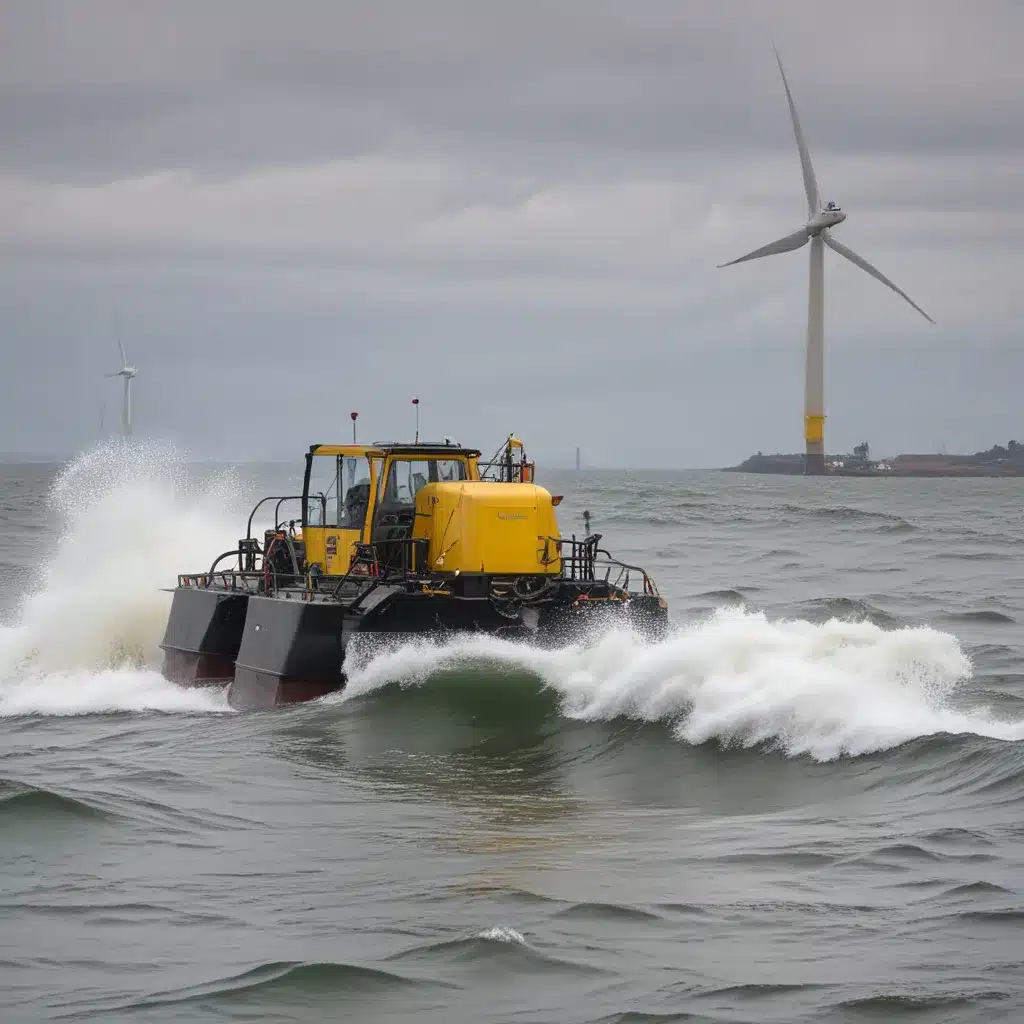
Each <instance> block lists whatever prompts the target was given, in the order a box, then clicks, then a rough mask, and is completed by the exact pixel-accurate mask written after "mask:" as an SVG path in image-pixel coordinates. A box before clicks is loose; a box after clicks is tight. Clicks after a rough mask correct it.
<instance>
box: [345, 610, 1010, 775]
mask: <svg viewBox="0 0 1024 1024" xmlns="http://www.w3.org/2000/svg"><path fill="white" fill-rule="evenodd" d="M350 666H351V667H350V670H349V685H348V687H347V689H346V691H345V692H344V693H343V694H340V695H338V696H337V697H332V698H327V700H328V701H342V702H345V701H352V700H355V699H359V698H368V697H372V696H374V695H375V694H378V693H380V692H381V691H383V690H385V689H387V688H390V687H396V686H397V687H410V686H419V687H422V686H427V685H431V683H432V681H436V680H437V679H438V678H439V677H442V676H444V675H445V674H451V673H452V672H458V673H459V676H460V681H461V684H462V685H466V686H474V687H479V686H485V685H487V686H502V685H503V681H502V679H501V678H500V676H502V675H506V674H508V673H509V672H520V673H527V674H529V675H530V676H532V677H534V678H535V679H536V680H538V682H539V684H540V687H541V689H543V690H546V691H549V692H550V693H551V694H553V695H554V696H555V699H556V701H557V710H558V712H559V713H560V714H561V715H563V716H565V717H566V718H569V719H573V720H577V721H608V720H613V719H616V718H630V719H636V720H641V721H645V722H660V723H663V724H664V725H666V726H668V727H669V728H670V729H671V730H672V732H673V734H674V735H675V737H676V738H678V739H679V740H681V741H683V742H686V743H690V744H700V743H705V742H708V741H710V740H716V741H718V742H720V743H721V744H723V745H725V746H731V745H737V746H742V747H753V746H758V745H762V744H763V745H767V746H769V747H773V748H776V749H779V750H781V751H783V752H785V753H786V754H789V755H800V754H806V755H810V756H811V757H813V758H815V759H817V760H822V761H827V760H832V759H835V758H837V757H840V756H843V755H851V756H856V755H860V754H867V753H872V752H875V751H880V750H886V749H889V748H891V747H894V746H898V745H900V744H903V743H906V742H908V741H910V740H913V739H917V738H920V737H924V736H931V735H936V734H940V733H945V734H957V735H962V734H973V735H979V736H984V737H989V738H993V739H999V740H1022V739H1024V722H1005V721H999V720H997V719H995V718H993V717H992V716H991V715H990V714H988V713H987V712H986V711H984V710H978V709H972V710H970V711H966V710H960V709H958V708H957V707H956V705H955V700H956V697H957V692H958V690H959V688H960V686H961V684H962V683H963V682H964V681H966V680H968V679H969V678H970V675H971V665H970V661H969V659H968V658H967V656H966V655H965V654H964V652H963V650H962V649H961V647H960V644H959V643H958V641H957V640H956V638H955V637H953V636H951V635H949V634H947V633H942V632H939V631H937V630H934V629H930V628H927V627H918V628H905V629H897V630H885V629H882V628H880V627H878V626H876V625H874V624H872V623H870V622H849V621H840V620H837V619H832V620H830V621H828V622H826V623H823V624H815V623H811V622H806V621H803V620H792V621H771V620H769V619H768V618H767V617H766V616H765V615H764V614H762V613H758V612H751V611H748V610H746V609H745V608H720V609H718V610H716V611H715V612H714V613H713V614H712V615H711V616H710V617H709V618H708V619H706V620H704V621H702V622H700V623H697V624H694V625H691V626H687V627H681V628H678V629H677V630H676V631H675V632H674V633H673V635H671V636H670V637H669V638H668V639H666V640H664V641H663V642H661V643H658V644H650V643H646V642H644V641H643V640H642V639H641V638H638V637H635V636H632V635H630V634H628V633H623V632H610V633H608V634H606V635H605V636H604V637H602V638H600V639H599V640H597V641H596V642H595V643H594V644H593V645H592V646H590V647H587V648H584V647H569V648H565V649H562V650H543V649H540V648H536V647H532V646H527V645H523V644H519V643H512V642H509V641H503V640H499V639H496V638H493V637H486V636H478V637H465V638H461V639H457V640H454V641H450V642H446V643H441V642H430V641H427V640H423V641H407V642H403V643H402V644H400V645H397V646H393V647H392V648H391V649H387V648H385V649H381V646H380V645H378V644H373V643H370V642H364V643H363V644H361V645H357V646H356V648H355V649H354V650H353V651H352V661H351V662H350ZM471 669H473V670H475V671H472V672H470V671H469V670H471ZM485 675H489V676H490V677H491V678H490V679H487V678H485ZM495 675H497V676H499V678H494V676H495Z"/></svg>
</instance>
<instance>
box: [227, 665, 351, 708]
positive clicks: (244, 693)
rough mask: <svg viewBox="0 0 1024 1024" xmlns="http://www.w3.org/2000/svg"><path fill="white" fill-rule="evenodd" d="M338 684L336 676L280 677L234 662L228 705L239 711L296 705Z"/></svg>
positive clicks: (333, 689)
mask: <svg viewBox="0 0 1024 1024" xmlns="http://www.w3.org/2000/svg"><path fill="white" fill-rule="evenodd" d="M342 685H343V684H342V681H341V680H340V679H339V680H338V681H337V682H325V681H319V682H314V681H311V680H307V679H282V678H281V677H280V676H276V675H273V674H272V673H270V672H261V671H260V670H259V669H253V668H247V667H245V666H244V665H238V666H236V668H235V678H234V680H233V682H232V683H231V685H230V686H229V687H228V704H229V705H230V706H231V707H233V708H237V709H239V710H242V709H246V710H249V709H255V708H274V707H279V706H280V705H281V704H300V703H302V702H304V701H307V700H316V699H317V698H318V697H326V696H327V694H329V693H336V692H337V691H338V690H340V689H341V688H342Z"/></svg>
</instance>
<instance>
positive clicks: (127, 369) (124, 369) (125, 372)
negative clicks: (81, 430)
mask: <svg viewBox="0 0 1024 1024" xmlns="http://www.w3.org/2000/svg"><path fill="white" fill-rule="evenodd" d="M117 347H118V349H120V351H121V369H120V370H118V371H117V372H116V373H105V374H104V375H103V376H104V377H123V378H124V405H123V406H122V407H121V433H122V434H123V435H124V436H125V437H129V436H130V435H131V432H132V377H134V376H136V374H138V372H139V371H138V370H137V369H135V367H134V366H129V365H128V357H127V356H126V355H125V354H124V345H122V344H121V341H120V339H118V342H117Z"/></svg>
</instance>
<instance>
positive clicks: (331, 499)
mask: <svg viewBox="0 0 1024 1024" xmlns="http://www.w3.org/2000/svg"><path fill="white" fill-rule="evenodd" d="M306 525H307V526H337V525H338V457H337V456H336V455H314V456H313V458H312V460H311V462H310V467H309V490H308V492H307V494H306Z"/></svg>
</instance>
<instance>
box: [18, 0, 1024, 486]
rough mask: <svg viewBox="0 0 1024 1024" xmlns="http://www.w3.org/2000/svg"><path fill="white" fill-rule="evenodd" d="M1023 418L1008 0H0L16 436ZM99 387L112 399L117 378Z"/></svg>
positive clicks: (569, 440) (841, 431)
mask: <svg viewBox="0 0 1024 1024" xmlns="http://www.w3.org/2000/svg"><path fill="white" fill-rule="evenodd" d="M773 39H774V41H775V43H776V44H777V46H778V48H779V52H780V54H781V56H782V60H783V62H784V64H785V67H786V72H787V75H788V77H789V81H790V85H791V88H792V90H793V94H794V98H795V101H796V104H797V107H798V109H799V112H800V116H801V120H802V122H803V128H804V133H805V136H806V138H807V142H808V146H809V148H810V152H811V156H812V159H813V161H814V165H815V170H816V172H817V177H818V181H819V184H820V186H821V191H822V198H823V200H827V199H833V200H835V201H836V202H838V203H840V204H841V205H842V207H843V209H844V210H846V212H847V214H848V220H847V221H846V222H845V223H844V224H842V225H841V226H840V227H839V228H837V229H836V230H835V234H836V237H837V238H838V239H840V240H841V241H843V242H844V243H845V244H847V245H848V246H850V247H852V248H853V249H854V250H855V251H856V252H857V253H859V254H860V255H861V256H863V257H864V258H865V259H867V260H869V261H870V262H872V263H873V264H875V266H877V267H878V268H879V269H880V270H882V272H883V273H885V274H886V275H888V276H889V277H890V278H892V279H893V280H894V281H895V282H896V284H898V285H899V286H900V287H901V288H903V289H904V290H905V291H906V292H907V293H908V294H909V295H910V296H911V298H913V299H914V301H915V302H917V303H918V304H919V305H920V306H922V307H923V308H924V309H925V310H926V311H927V312H928V313H929V315H930V316H931V317H932V318H933V319H934V320H935V321H936V324H935V325H934V326H933V325H931V324H929V323H927V322H926V321H925V320H924V319H923V318H922V317H921V316H920V315H919V314H918V313H916V312H915V311H914V310H913V309H911V308H910V307H909V306H908V305H907V304H906V303H905V302H903V300H902V299H900V298H899V297H898V296H896V295H894V294H893V293H892V292H890V291H889V290H888V289H886V288H884V287H883V286H882V285H880V284H879V283H878V282H876V281H874V280H872V279H871V278H869V277H868V276H867V275H865V274H864V273H863V272H861V271H860V270H858V269H856V268H855V267H853V266H851V265H850V264H848V263H846V262H845V261H844V260H842V259H841V258H840V257H839V256H837V255H836V254H835V253H831V252H827V253H826V268H825V275H826V410H827V413H828V420H827V427H826V442H827V447H828V449H829V450H830V451H848V450H850V448H851V447H852V446H853V445H854V444H856V443H857V442H858V441H860V440H863V439H867V440H869V441H870V442H871V444H872V449H873V451H875V452H876V453H878V454H895V453H898V452H909V451H935V450H937V449H938V448H939V446H940V445H945V446H946V447H947V448H948V449H949V450H950V451H974V450H976V449H978V448H983V447H988V446H989V445H991V444H993V443H995V442H1005V441H1006V440H1007V439H1009V438H1011V437H1017V438H1024V417H1022V413H1021V399H1020V395H1021V384H1022V381H1024V347H1022V344H1021V341H1022V338H1021V333H1022V332H1021V323H1022V320H1024V284H1022V282H1024V256H1022V250H1021V239H1022V238H1024V174H1022V170H1021V168H1022V167H1024V99H1022V97H1024V67H1022V64H1024V62H1022V59H1021V55H1020V52H1019V46H1020V42H1021V40H1022V39H1024V3H1022V2H1021V0H1002V2H1001V0H965V2H962V3H950V2H942V0H929V2H928V3H923V2H921V0H911V2H899V0H885V2H874V0H858V2H856V3H854V2H853V0H847V2H843V3H839V2H835V3H832V2H822V0H815V2H812V0H806V2H792V3H783V2H770V0H763V2H762V0H758V2H756V3H755V2H748V3H742V2H735V0H734V2H719V0H702V2H685V0H674V2H657V0H655V2H651V0H639V2H636V3H630V4H625V3H622V2H617V3H612V2H596V0H585V2H584V0H565V2H561V3H553V2H552V3H540V2H537V3H530V2H527V0H523V2H520V3H516V4H511V3H508V2H507V0H505V2H494V3H490V2H485V0H467V2H465V3H455V2H449V0H431V2H429V3H421V2H418V0H406V2H404V3H388V2H382V0H372V2H371V0H367V2H365V3H358V4H357V3H346V2H340V0H329V2H327V0H325V2H322V3H318V2H302V0H291V2H289V3H287V4H282V3H277V2H259V0H201V2H189V0H175V2H174V3H168V2H166V0H148V2H147V0H119V2H113V0H109V2H108V0H90V2H89V3H88V4H84V3H75V2H70V0H68V2H63V3H57V2H49V0H5V2H4V3H3V4H2V5H0V264H2V265H0V332H2V333H0V337H2V344H3V355H4V358H3V375H2V379H0V432H2V433H0V450H7V451H22V452H29V451H35V452H55V453H61V454H63V453H70V452H73V451H75V450H78V449H80V448H81V447H83V446H85V445H88V444H90V443H92V442H93V441H94V440H96V438H97V437H98V436H99V434H100V430H101V421H103V422H104V424H105V429H106V430H107V431H108V432H110V431H112V430H114V429H116V428H117V424H118V419H119V415H120V382H119V381H116V380H105V379H104V378H103V374H104V373H105V372H110V371H113V370H116V369H117V368H118V356H117V347H116V341H115V331H117V330H119V331H120V334H121V337H122V338H123V341H124V344H125V346H126V348H127V351H128V356H129V359H130V361H131V362H133V363H135V364H137V366H138V367H139V376H138V377H137V378H136V380H135V382H134V385H133V405H134V420H135V431H136V433H137V434H140V435H149V436H156V437H160V438H166V439H171V440H173V441H175V442H177V443H179V444H180V445H182V446H184V447H186V448H187V449H189V450H190V451H191V452H193V453H194V454H195V455H197V456H213V457H218V458H226V459H230V460H243V459H258V458H261V457H266V458H271V459H281V458H291V457H294V458H296V459H298V458H300V457H301V455H302V453H303V452H304V451H305V449H306V448H307V446H308V445H309V444H311V443H314V442H325V441H331V440H338V439H341V440H345V439H347V438H348V437H349V436H350V421H349V418H348V413H349V411H350V410H352V409H357V410H359V411H360V413H361V414H362V415H361V418H360V429H361V432H362V436H363V437H365V438H367V439H368V438H370V437H373V438H382V437H396V436H399V435H406V436H407V435H409V434H411V431H412V426H413V419H412V407H411V405H410V399H411V397H412V396H413V395H414V394H417V395H419V396H420V398H421V401H422V404H421V406H420V409H421V416H422V420H421V422H422V427H423V432H424V433H425V434H427V435H428V436H436V437H439V436H441V435H444V434H450V435H453V436H454V437H456V438H458V439H459V440H461V441H463V442H464V443H468V444H474V445H477V446H480V447H482V448H485V449H488V450H491V449H493V448H494V447H496V446H497V444H498V443H499V442H500V440H501V438H502V437H503V436H504V435H505V434H506V433H507V432H508V431H510V430H514V431H516V432H518V433H520V434H521V436H523V437H524V439H525V440H526V442H527V446H528V450H530V452H531V454H533V455H534V456H535V457H537V458H538V460H539V461H541V462H542V463H547V464H548V465H551V464H556V465H570V464H571V462H572V458H573V452H574V449H575V447H576V445H581V446H582V448H583V452H584V458H585V460H586V461H587V462H588V463H590V464H594V465H606V466H621V465H631V466H676V467H698V466H716V465H725V464H730V463H734V462H737V461H739V460H741V459H743V458H745V457H746V456H747V455H748V454H750V453H751V452H752V451H754V450H756V449H762V450H764V451H800V450H802V446H803V441H802V417H803V359H804V344H805V330H806V317H807V273H808V267H807V264H808V250H807V249H806V248H805V249H802V250H799V251H797V252H793V253H787V254H784V255H780V256H774V257H771V258H769V259H764V260H758V261H754V262H750V263H745V264H741V265H739V266H733V267H728V268H725V269H717V266H716V265H717V264H719V263H724V262H725V261H727V260H731V259H734V258H735V257H737V256H740V255H742V254H743V253H745V252H748V251H749V250H751V249H754V248H756V247H758V246H760V245H762V244H764V243H766V242H769V241H771V240H772V239H774V238H777V237H779V236H780V235H783V234H787V233H789V232H790V231H792V230H794V229H796V228H798V227H799V226H800V225H801V224H802V223H803V221H804V220H805V219H806V204H805V199H804V193H803V186H802V181H801V176H800V166H799V161H798V156H797V152H796V147H795V144H794V140H793V134H792V129H791V127H790V123H789V116H788V110H787V108H786V101H785V94H784V92H783V88H782V83H781V80H780V78H779V74H778V68H777V66H776V64H775V57H774V54H773V52H772V41H773ZM104 407H105V408H104Z"/></svg>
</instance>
